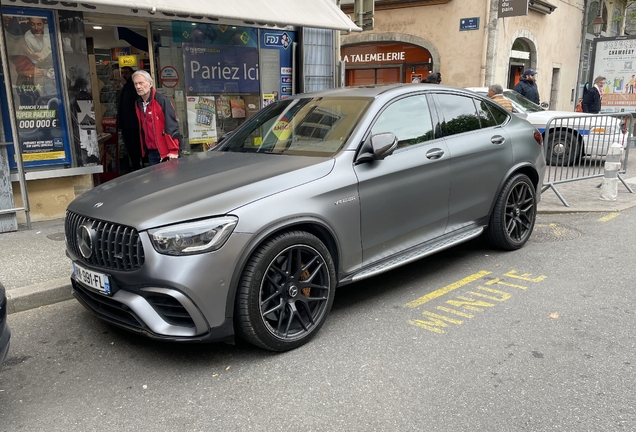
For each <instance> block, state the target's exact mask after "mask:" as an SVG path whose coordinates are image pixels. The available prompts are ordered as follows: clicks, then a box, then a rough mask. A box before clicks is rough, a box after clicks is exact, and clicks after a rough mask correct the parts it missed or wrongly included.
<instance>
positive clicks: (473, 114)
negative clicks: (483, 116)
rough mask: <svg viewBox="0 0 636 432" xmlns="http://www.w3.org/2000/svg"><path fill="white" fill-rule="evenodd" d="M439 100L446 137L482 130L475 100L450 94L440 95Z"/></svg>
mask: <svg viewBox="0 0 636 432" xmlns="http://www.w3.org/2000/svg"><path fill="white" fill-rule="evenodd" d="M437 98H438V100H439V103H440V108H441V109H442V117H443V118H444V121H443V122H442V129H443V131H444V135H446V136H448V135H455V134H460V133H464V132H470V131H473V130H477V129H479V128H480V124H479V116H478V115H477V110H476V109H475V104H474V103H473V98H470V97H465V96H458V95H450V94H438V95H437Z"/></svg>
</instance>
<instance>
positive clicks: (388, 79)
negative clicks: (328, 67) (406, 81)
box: [345, 67, 402, 86]
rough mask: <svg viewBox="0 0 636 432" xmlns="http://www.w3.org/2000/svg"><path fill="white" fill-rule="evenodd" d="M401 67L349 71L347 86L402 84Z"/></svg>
mask: <svg viewBox="0 0 636 432" xmlns="http://www.w3.org/2000/svg"><path fill="white" fill-rule="evenodd" d="M401 75H402V74H401V73H400V68H399V67H386V68H373V69H349V70H347V75H346V81H345V85H346V86H363V85H374V84H393V83H399V82H401V80H400V76H401Z"/></svg>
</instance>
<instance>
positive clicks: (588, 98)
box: [583, 75, 607, 114]
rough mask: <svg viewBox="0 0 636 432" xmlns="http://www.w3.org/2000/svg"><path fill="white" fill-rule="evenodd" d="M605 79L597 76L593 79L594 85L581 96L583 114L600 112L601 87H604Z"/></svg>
mask: <svg viewBox="0 0 636 432" xmlns="http://www.w3.org/2000/svg"><path fill="white" fill-rule="evenodd" d="M606 81H607V80H606V78H605V77H604V76H600V75H599V76H597V77H596V78H594V85H593V86H592V88H591V89H589V90H588V91H587V93H585V95H583V112H584V113H589V114H598V113H599V112H601V100H602V99H603V87H605V82H606Z"/></svg>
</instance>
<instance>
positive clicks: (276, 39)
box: [265, 33, 292, 49]
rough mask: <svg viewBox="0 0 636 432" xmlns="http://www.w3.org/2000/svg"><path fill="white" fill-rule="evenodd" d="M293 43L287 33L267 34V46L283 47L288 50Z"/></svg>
mask: <svg viewBox="0 0 636 432" xmlns="http://www.w3.org/2000/svg"><path fill="white" fill-rule="evenodd" d="M291 42H292V40H291V38H290V37H289V35H288V34H287V33H283V34H272V33H266V34H265V46H276V47H283V48H284V49H287V48H288V47H289V45H291Z"/></svg>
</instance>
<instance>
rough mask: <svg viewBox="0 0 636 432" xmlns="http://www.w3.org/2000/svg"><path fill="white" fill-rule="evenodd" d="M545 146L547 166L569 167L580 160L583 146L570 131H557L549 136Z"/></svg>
mask: <svg viewBox="0 0 636 432" xmlns="http://www.w3.org/2000/svg"><path fill="white" fill-rule="evenodd" d="M545 145H546V153H545V159H546V163H547V164H548V165H552V166H570V165H574V164H575V163H578V162H579V161H580V160H581V157H582V151H583V146H582V145H581V143H580V142H579V140H578V138H577V137H576V136H575V135H574V133H572V131H564V130H559V131H555V132H553V133H551V134H549V136H548V140H547V142H545Z"/></svg>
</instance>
